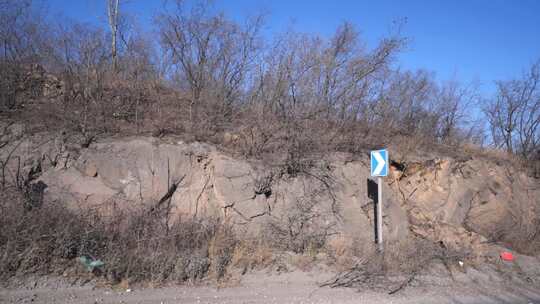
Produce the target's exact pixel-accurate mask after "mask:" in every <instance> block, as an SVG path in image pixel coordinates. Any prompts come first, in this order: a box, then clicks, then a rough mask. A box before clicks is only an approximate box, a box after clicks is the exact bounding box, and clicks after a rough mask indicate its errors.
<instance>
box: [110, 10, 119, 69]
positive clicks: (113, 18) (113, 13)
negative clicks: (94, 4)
mask: <svg viewBox="0 0 540 304" xmlns="http://www.w3.org/2000/svg"><path fill="white" fill-rule="evenodd" d="M119 3H120V0H107V15H108V17H109V27H110V30H111V57H112V64H113V70H114V71H117V69H118V59H117V54H116V52H117V50H116V46H117V42H116V36H117V34H118V14H119V11H118V6H119Z"/></svg>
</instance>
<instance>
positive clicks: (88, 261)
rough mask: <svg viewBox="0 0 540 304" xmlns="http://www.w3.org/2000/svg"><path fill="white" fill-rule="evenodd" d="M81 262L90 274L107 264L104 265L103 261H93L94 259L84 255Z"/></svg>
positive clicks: (80, 259) (80, 258)
mask: <svg viewBox="0 0 540 304" xmlns="http://www.w3.org/2000/svg"><path fill="white" fill-rule="evenodd" d="M79 262H81V264H83V265H84V267H86V269H87V270H88V271H90V272H92V271H94V269H96V268H100V267H102V266H103V265H105V263H103V262H102V261H101V260H93V259H92V258H89V257H87V256H84V255H83V256H80V257H79Z"/></svg>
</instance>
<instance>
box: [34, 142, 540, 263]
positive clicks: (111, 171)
mask: <svg viewBox="0 0 540 304" xmlns="http://www.w3.org/2000/svg"><path fill="white" fill-rule="evenodd" d="M367 164H368V159H367V156H365V157H364V158H361V159H359V160H355V161H351V160H349V159H347V157H346V156H344V155H337V154H336V155H333V156H331V157H330V158H329V159H327V160H325V161H321V163H320V164H318V165H317V166H315V167H314V168H313V170H311V171H310V172H309V173H308V174H299V175H297V176H294V177H292V176H290V175H287V174H286V173H284V172H283V171H282V170H280V168H278V167H275V168H269V167H265V166H262V165H261V164H257V163H250V162H247V161H243V160H238V159H235V158H233V157H231V156H228V155H226V154H224V153H222V152H220V151H218V150H217V149H216V148H214V147H213V146H210V145H206V144H201V143H191V144H186V143H183V142H172V141H169V142H164V141H163V140H161V139H155V138H143V137H139V138H131V139H122V140H118V139H115V140H112V139H111V140H106V141H101V142H98V143H96V144H93V145H92V146H91V147H90V148H88V149H85V150H83V151H82V153H81V155H80V156H79V157H78V158H77V159H76V161H75V162H74V164H72V165H68V166H66V167H65V168H61V169H57V170H48V171H46V172H45V173H44V174H43V175H42V177H41V180H42V181H43V182H45V183H46V184H47V185H48V192H47V193H48V195H49V196H50V197H53V198H55V197H56V198H61V199H63V200H66V201H70V202H72V203H77V204H80V205H81V204H82V205H88V206H91V205H97V204H103V203H107V202H111V203H112V202H114V203H116V204H118V206H123V207H126V208H129V206H131V205H140V204H148V205H151V204H155V203H156V202H157V201H159V200H160V198H162V197H163V196H164V195H165V193H167V191H168V189H169V187H170V186H171V185H173V184H174V183H177V182H179V184H178V189H177V190H176V191H175V192H174V194H173V196H172V199H171V203H172V206H173V212H174V213H176V214H181V215H182V216H184V217H185V216H193V217H198V216H207V215H211V216H222V217H226V218H228V219H229V220H230V221H231V222H233V223H234V224H235V225H236V227H238V229H239V230H241V231H244V232H245V233H255V234H256V233H258V232H259V231H260V229H262V227H264V225H263V224H264V223H267V222H269V221H272V220H276V219H278V220H281V221H283V222H285V223H287V221H289V222H291V221H295V218H294V217H292V214H294V212H292V210H304V209H302V208H305V207H306V206H307V207H308V209H306V210H310V211H309V212H316V213H317V220H318V221H319V222H320V224H321V225H325V227H326V228H327V229H331V230H332V231H333V232H337V233H339V234H340V236H342V237H345V238H346V239H349V240H351V244H352V243H354V244H367V243H369V244H372V243H373V240H374V228H373V227H374V222H373V218H374V215H373V202H372V201H371V200H370V199H369V198H368V196H367V179H368V178H369V167H368V165H367ZM400 169H401V170H397V169H396V168H395V167H394V168H392V170H391V173H392V174H391V175H390V176H389V177H387V178H385V180H384V182H385V184H384V185H383V188H384V208H383V210H384V223H383V224H384V230H385V231H384V232H385V233H384V234H385V240H387V241H396V240H400V239H404V238H406V237H407V235H409V234H410V233H413V234H416V235H419V236H422V237H425V238H429V239H432V240H434V241H437V242H440V243H441V246H445V247H449V248H460V249H467V250H470V251H478V252H477V253H479V252H480V251H481V250H484V249H482V248H484V247H483V246H484V244H486V243H487V242H488V241H489V239H490V238H492V237H496V236H497V233H501V231H508V229H510V228H511V226H512V225H520V227H525V229H529V228H528V226H527V225H529V226H530V229H531V234H532V233H533V232H534V231H532V230H533V227H534V223H535V221H536V220H537V218H536V216H537V214H539V212H538V210H537V208H538V204H539V197H540V192H539V191H540V190H539V189H538V187H537V186H538V184H537V181H535V180H534V179H531V178H528V177H527V176H525V175H524V174H521V173H516V172H514V171H513V170H511V169H509V168H504V167H502V166H496V165H494V164H492V163H489V162H484V161H481V160H476V159H469V160H462V161H456V160H453V159H450V158H447V159H434V160H429V161H426V162H417V163H412V164H408V166H406V168H405V169H403V168H400ZM534 183H536V188H535V187H534Z"/></svg>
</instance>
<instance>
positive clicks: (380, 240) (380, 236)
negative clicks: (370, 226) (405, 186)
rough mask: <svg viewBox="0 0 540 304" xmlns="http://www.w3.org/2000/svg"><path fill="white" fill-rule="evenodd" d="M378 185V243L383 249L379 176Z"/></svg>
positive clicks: (380, 182)
mask: <svg viewBox="0 0 540 304" xmlns="http://www.w3.org/2000/svg"><path fill="white" fill-rule="evenodd" d="M377 185H378V190H379V191H378V192H379V193H378V195H377V197H378V198H379V199H378V202H377V243H378V244H379V250H380V251H381V252H382V251H383V237H382V221H383V219H382V202H383V200H382V177H380V176H379V177H378V178H377Z"/></svg>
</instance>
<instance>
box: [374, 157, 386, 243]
mask: <svg viewBox="0 0 540 304" xmlns="http://www.w3.org/2000/svg"><path fill="white" fill-rule="evenodd" d="M387 175H388V151H387V150H386V149H383V150H377V151H371V176H374V177H375V176H376V177H377V192H378V193H377V244H378V245H379V251H381V252H382V251H383V235H382V234H383V233H382V231H383V217H382V205H383V193H382V184H383V179H382V177H383V176H387Z"/></svg>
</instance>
